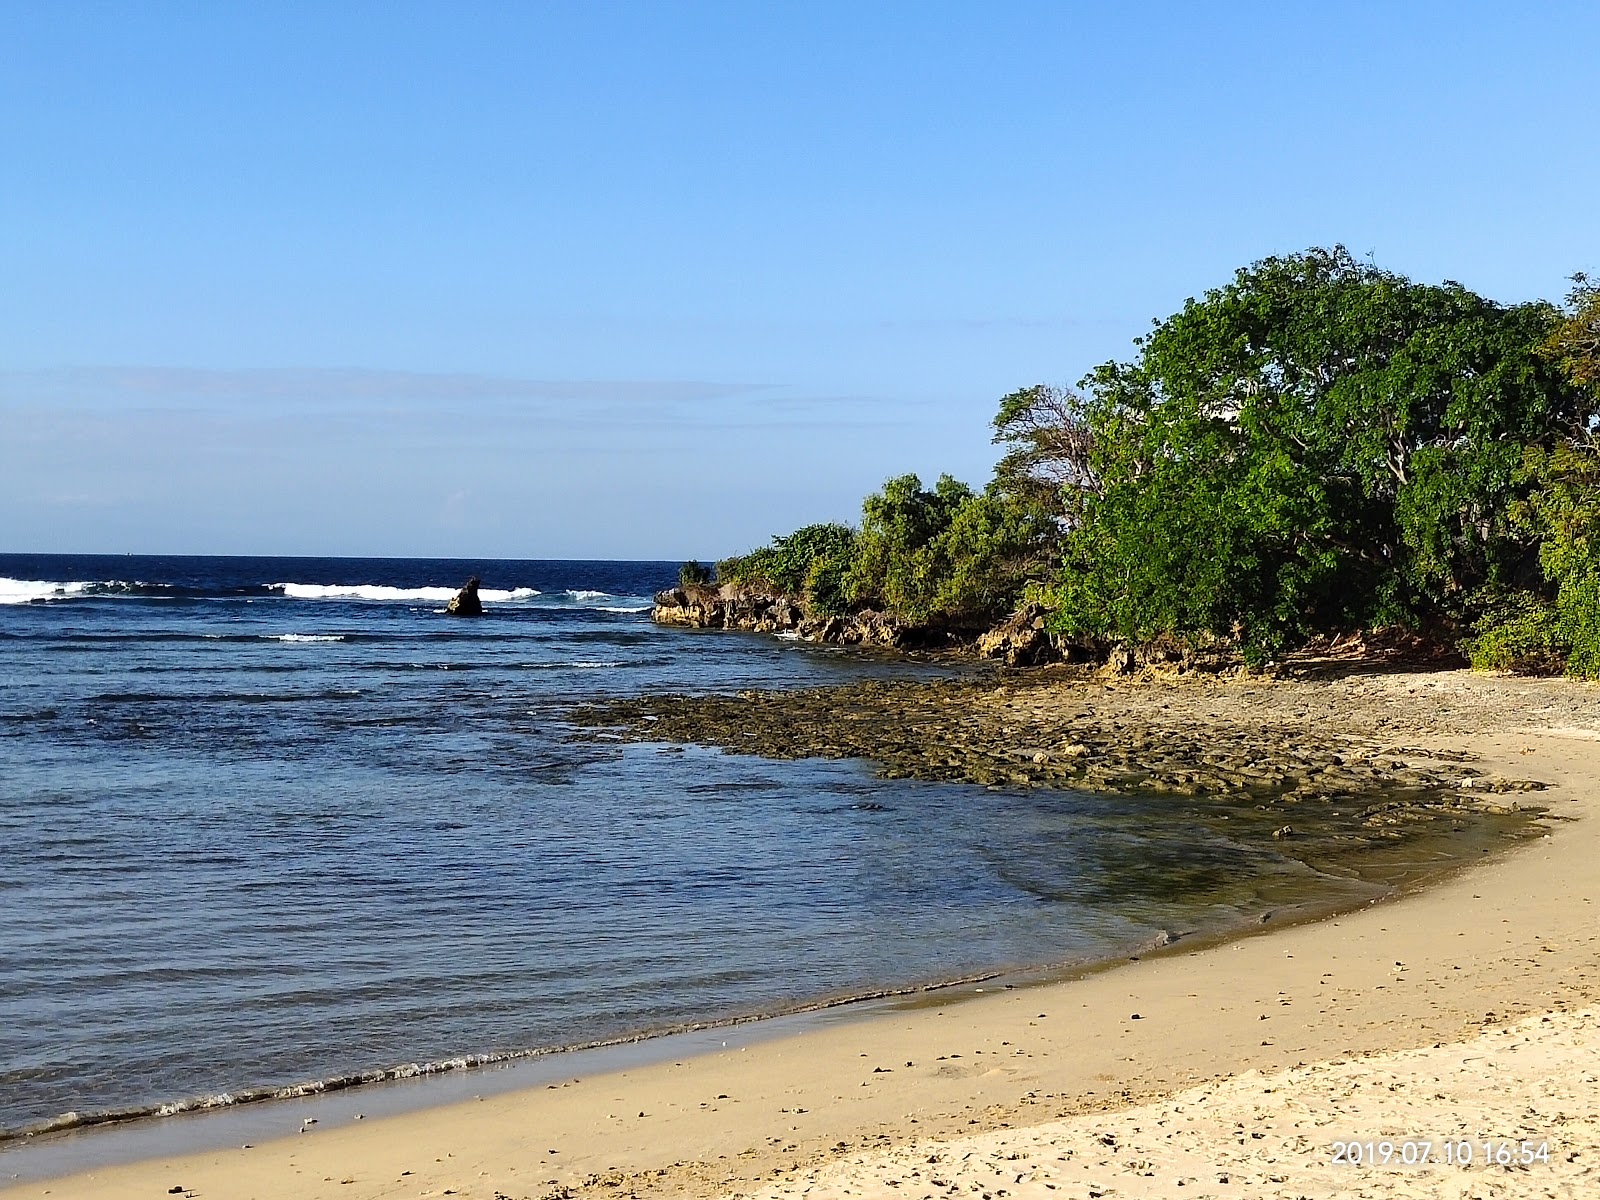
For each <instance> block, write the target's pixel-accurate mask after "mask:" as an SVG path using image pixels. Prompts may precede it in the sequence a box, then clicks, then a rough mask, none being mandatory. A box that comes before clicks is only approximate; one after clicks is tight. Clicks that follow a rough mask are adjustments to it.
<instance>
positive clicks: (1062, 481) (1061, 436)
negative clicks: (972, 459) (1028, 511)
mask: <svg viewBox="0 0 1600 1200" xmlns="http://www.w3.org/2000/svg"><path fill="white" fill-rule="evenodd" d="M993 427H994V438H993V439H992V440H993V441H994V442H995V443H996V444H997V445H1002V446H1005V447H1006V452H1005V455H1004V456H1003V457H1002V458H1001V459H1000V461H999V462H998V463H997V464H996V465H995V469H994V479H995V482H994V486H996V487H998V488H1000V489H1001V490H1002V491H1004V492H1006V493H1008V494H1010V495H1015V496H1018V497H1027V498H1028V500H1029V501H1030V502H1031V503H1033V504H1035V505H1036V506H1038V507H1039V508H1042V509H1044V510H1046V511H1048V512H1052V513H1055V514H1057V515H1060V516H1065V515H1066V512H1067V510H1068V507H1069V503H1070V497H1072V496H1073V495H1074V493H1076V492H1077V491H1078V490H1079V489H1082V488H1090V489H1093V488H1095V487H1096V486H1097V483H1098V481H1097V480H1096V478H1095V475H1094V471H1093V468H1092V467H1091V466H1090V461H1089V460H1090V451H1091V449H1092V447H1093V444H1094V442H1093V437H1092V434H1091V432H1090V429H1089V423H1088V418H1087V415H1086V413H1085V411H1084V402H1083V398H1082V397H1081V396H1079V395H1078V394H1077V393H1076V392H1073V391H1071V390H1069V389H1067V388H1057V387H1049V386H1047V385H1045V384H1035V385H1034V386H1033V387H1029V388H1023V389H1022V390H1021V391H1016V392H1012V393H1011V394H1010V395H1009V396H1005V397H1003V398H1002V399H1001V401H1000V410H999V411H998V412H997V413H996V414H995V418H994V422H993Z"/></svg>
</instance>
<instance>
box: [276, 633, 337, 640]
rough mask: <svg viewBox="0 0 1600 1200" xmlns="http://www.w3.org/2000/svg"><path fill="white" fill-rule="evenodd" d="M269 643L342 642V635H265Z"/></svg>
mask: <svg viewBox="0 0 1600 1200" xmlns="http://www.w3.org/2000/svg"><path fill="white" fill-rule="evenodd" d="M263 636H264V637H265V638H266V639H267V641H269V642H342V641H344V634H342V633H277V634H264V635H263Z"/></svg>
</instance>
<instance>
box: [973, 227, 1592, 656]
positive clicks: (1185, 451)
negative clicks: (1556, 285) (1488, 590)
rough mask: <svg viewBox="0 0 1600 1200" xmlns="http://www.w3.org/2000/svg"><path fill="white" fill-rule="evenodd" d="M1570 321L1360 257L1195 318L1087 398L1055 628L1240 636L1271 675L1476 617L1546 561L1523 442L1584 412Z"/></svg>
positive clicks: (1328, 253) (1217, 302)
mask: <svg viewBox="0 0 1600 1200" xmlns="http://www.w3.org/2000/svg"><path fill="white" fill-rule="evenodd" d="M1558 316H1559V314H1558V313H1557V312H1556V310H1554V309H1552V308H1551V307H1550V306H1548V305H1543V304H1529V305H1519V306H1513V307H1509V308H1508V307H1503V306H1500V305H1497V304H1494V303H1493V302H1491V301H1488V300H1485V299H1483V298H1482V297H1480V296H1477V295H1475V294H1473V293H1472V292H1469V291H1467V290H1466V289H1465V288H1462V287H1461V286H1459V285H1458V284H1454V283H1446V284H1444V285H1441V286H1430V285H1422V284H1415V283H1412V282H1411V281H1409V280H1406V279H1404V278H1403V277H1401V276H1398V275H1394V274H1392V273H1389V272H1385V271H1381V270H1379V269H1377V268H1376V267H1373V266H1371V265H1369V264H1364V263H1360V262H1357V261H1356V260H1355V259H1353V258H1352V257H1351V256H1350V255H1349V253H1348V252H1347V251H1345V250H1344V249H1343V248H1342V247H1336V248H1334V249H1332V250H1311V251H1308V252H1306V253H1304V254H1299V255H1293V256H1290V257H1287V258H1270V259H1266V260H1264V261H1262V262H1260V263H1257V264H1255V265H1253V266H1251V267H1248V268H1245V269H1243V270H1240V271H1239V272H1238V273H1237V274H1236V276H1235V278H1234V280H1233V282H1232V283H1231V284H1229V285H1228V286H1226V287H1224V288H1220V289H1217V290H1215V291H1212V292H1208V293H1207V294H1206V296H1205V297H1204V298H1203V299H1201V300H1190V301H1189V302H1188V303H1187V304H1186V305H1185V306H1184V308H1183V310H1182V311H1181V312H1179V313H1177V314H1175V315H1173V316H1172V317H1169V318H1167V319H1166V320H1165V321H1160V322H1157V323H1156V325H1155V328H1154V329H1153V330H1152V332H1151V333H1150V334H1148V335H1147V336H1145V337H1144V338H1141V339H1139V341H1138V343H1137V345H1138V347H1139V354H1138V357H1137V358H1136V359H1135V360H1134V361H1133V362H1131V363H1116V362H1112V363H1106V364H1105V365H1103V366H1101V367H1099V368H1098V369H1096V370H1095V371H1094V372H1092V373H1091V374H1090V375H1089V376H1088V377H1087V378H1086V379H1085V380H1084V381H1083V386H1084V387H1085V389H1086V391H1087V399H1085V400H1084V401H1082V402H1081V405H1080V409H1079V411H1081V424H1082V427H1083V433H1082V434H1081V435H1078V436H1080V437H1081V438H1082V439H1083V440H1085V441H1086V442H1087V444H1088V452H1087V456H1086V459H1087V461H1086V471H1085V476H1086V478H1088V479H1089V480H1090V482H1091V484H1092V486H1085V487H1080V488H1079V489H1077V490H1076V492H1075V494H1074V495H1073V496H1072V502H1073V505H1074V507H1073V511H1072V514H1071V517H1072V524H1073V525H1074V527H1075V528H1074V532H1073V533H1072V535H1071V536H1070V538H1069V542H1068V551H1067V556H1066V562H1065V567H1064V570H1063V572H1062V574H1061V576H1060V578H1059V579H1058V581H1057V583H1056V586H1055V587H1054V589H1053V590H1052V593H1051V598H1052V600H1053V602H1054V603H1055V605H1056V606H1057V607H1058V609H1059V613H1058V623H1059V625H1060V627H1061V628H1062V629H1063V631H1065V632H1067V633H1069V634H1080V635H1081V634H1096V635H1105V634H1112V635H1116V636H1120V637H1123V638H1128V639H1131V640H1146V639H1149V638H1152V637H1154V636H1156V635H1158V634H1163V633H1171V634H1176V635H1178V636H1189V635H1193V634H1199V633H1211V634H1224V635H1233V636H1236V637H1237V638H1238V639H1239V640H1240V642H1241V644H1242V645H1243V646H1244V648H1245V650H1246V653H1247V655H1248V656H1249V657H1251V658H1253V659H1257V660H1259V659H1263V658H1269V657H1272V656H1275V655H1276V654H1278V653H1280V652H1281V651H1282V650H1284V649H1285V648H1288V647H1291V646H1293V645H1295V644H1298V643H1300V642H1302V641H1303V640H1305V639H1306V638H1307V637H1309V636H1311V635H1312V634H1315V633H1317V632H1320V631H1325V630H1337V629H1344V628H1352V627H1361V626H1364V625H1369V624H1372V623H1374V622H1376V621H1378V620H1394V619H1397V618H1399V619H1404V620H1406V621H1408V622H1409V623H1412V624H1441V623H1443V624H1449V623H1451V622H1456V621H1460V620H1463V619H1465V618H1466V617H1467V616H1469V615H1470V605H1469V603H1468V597H1469V596H1470V595H1471V594H1473V593H1474V592H1476V591H1477V590H1478V589H1481V588H1483V587H1484V586H1486V585H1492V584H1495V583H1497V582H1498V581H1500V580H1502V579H1504V578H1507V577H1508V576H1509V575H1510V574H1511V573H1513V572H1514V571H1515V569H1516V568H1517V567H1518V565H1519V564H1520V563H1522V562H1523V561H1525V560H1526V558H1527V556H1528V541H1527V538H1526V536H1525V534H1524V532H1523V531H1520V530H1518V529H1514V528H1513V527H1512V526H1511V523H1510V520H1509V511H1510V504H1511V502H1512V501H1513V500H1514V499H1516V497H1517V495H1518V494H1519V493H1518V488H1519V481H1520V480H1521V478H1522V476H1521V473H1520V470H1519V464H1520V459H1521V454H1522V446H1523V445H1524V444H1526V443H1529V442H1533V441H1537V440H1539V439H1541V438H1544V439H1548V438H1549V437H1550V431H1551V430H1552V429H1558V428H1571V427H1572V426H1573V425H1574V424H1575V423H1579V422H1581V421H1582V420H1584V419H1585V417H1584V414H1585V413H1586V412H1587V411H1588V410H1587V408H1586V407H1585V405H1584V404H1583V402H1582V400H1581V398H1580V397H1579V395H1578V393H1577V392H1576V391H1575V390H1574V389H1573V388H1572V387H1570V386H1569V385H1568V384H1567V383H1566V382H1565V381H1564V380H1562V379H1561V378H1560V377H1559V376H1558V374H1557V373H1556V371H1555V370H1554V369H1553V367H1552V365H1551V364H1550V363H1549V362H1547V361H1546V360H1545V359H1543V358H1541V357H1540V356H1539V355H1538V354H1537V353H1536V352H1535V348H1536V346H1537V345H1538V344H1539V343H1540V342H1541V341H1542V340H1543V339H1545V338H1546V337H1547V336H1548V335H1549V333H1550V331H1551V329H1552V328H1553V327H1554V325H1555V323H1556V321H1557V319H1558ZM1008 399H1009V398H1008ZM1005 415H1006V410H1005V409H1004V408H1003V410H1002V417H1004V416H1005ZM998 427H999V423H998V422H997V428H998Z"/></svg>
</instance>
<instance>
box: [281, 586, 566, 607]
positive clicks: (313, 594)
mask: <svg viewBox="0 0 1600 1200" xmlns="http://www.w3.org/2000/svg"><path fill="white" fill-rule="evenodd" d="M267 588H268V590H269V591H274V592H281V593H282V594H283V595H285V596H288V597H289V598H290V599H293V600H376V601H389V602H391V603H392V602H396V601H398V602H401V603H407V602H416V601H435V602H440V601H448V600H450V598H451V597H453V596H454V595H455V594H456V592H458V591H459V590H460V589H459V588H453V587H414V588H407V587H390V586H389V585H387V584H381V583H272V584H268V585H267ZM542 594H543V593H541V592H540V591H539V589H538V588H512V589H510V590H504V589H499V588H479V589H478V595H479V596H480V597H481V598H482V599H483V600H484V602H485V603H489V604H506V603H509V602H512V601H516V600H531V599H533V597H535V596H538V595H542Z"/></svg>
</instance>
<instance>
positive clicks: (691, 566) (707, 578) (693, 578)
mask: <svg viewBox="0 0 1600 1200" xmlns="http://www.w3.org/2000/svg"><path fill="white" fill-rule="evenodd" d="M710 582H711V568H710V567H706V566H702V565H701V564H700V563H699V561H697V560H696V559H693V558H691V559H690V560H689V561H688V562H686V563H684V564H683V566H681V567H679V568H678V585H679V586H680V587H698V586H701V585H704V584H707V583H710Z"/></svg>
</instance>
